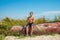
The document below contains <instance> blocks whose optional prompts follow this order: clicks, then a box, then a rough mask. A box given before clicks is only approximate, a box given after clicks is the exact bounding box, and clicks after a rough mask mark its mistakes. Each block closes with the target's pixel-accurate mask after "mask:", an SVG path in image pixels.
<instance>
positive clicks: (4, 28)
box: [0, 16, 60, 39]
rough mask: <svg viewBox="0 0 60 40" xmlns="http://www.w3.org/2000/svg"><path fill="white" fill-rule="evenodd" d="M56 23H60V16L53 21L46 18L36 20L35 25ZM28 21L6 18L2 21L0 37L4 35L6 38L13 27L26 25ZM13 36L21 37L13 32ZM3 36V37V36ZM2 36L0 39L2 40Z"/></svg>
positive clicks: (0, 22) (0, 23)
mask: <svg viewBox="0 0 60 40" xmlns="http://www.w3.org/2000/svg"><path fill="white" fill-rule="evenodd" d="M56 21H60V16H55V18H54V19H53V20H50V19H47V18H45V17H43V18H38V19H36V20H35V22H34V24H40V23H44V22H56ZM26 24H27V23H26V19H22V20H20V19H11V18H8V17H6V18H4V19H2V20H1V21H0V35H1V34H3V35H5V36H7V35H10V34H9V33H10V32H9V29H10V28H11V27H12V26H15V25H22V26H23V25H26ZM13 35H15V36H17V35H19V34H18V33H17V32H13ZM1 36H2V35H1ZM1 36H0V39H1Z"/></svg>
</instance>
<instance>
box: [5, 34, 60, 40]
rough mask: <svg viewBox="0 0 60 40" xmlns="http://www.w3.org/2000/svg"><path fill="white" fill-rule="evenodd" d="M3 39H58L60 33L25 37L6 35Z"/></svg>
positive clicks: (59, 38) (59, 39)
mask: <svg viewBox="0 0 60 40" xmlns="http://www.w3.org/2000/svg"><path fill="white" fill-rule="evenodd" d="M4 40H60V35H58V34H55V35H54V36H52V35H41V36H35V37H30V36H28V37H25V38H19V37H15V36H7V37H5V39H4Z"/></svg>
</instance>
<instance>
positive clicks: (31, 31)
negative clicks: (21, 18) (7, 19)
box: [30, 26, 33, 36]
mask: <svg viewBox="0 0 60 40" xmlns="http://www.w3.org/2000/svg"><path fill="white" fill-rule="evenodd" d="M32 34H33V26H31V29H30V35H31V36H32Z"/></svg>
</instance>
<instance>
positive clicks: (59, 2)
mask: <svg viewBox="0 0 60 40" xmlns="http://www.w3.org/2000/svg"><path fill="white" fill-rule="evenodd" d="M30 11H32V12H33V13H34V17H35V18H41V17H43V16H45V17H46V18H50V19H53V17H54V16H57V15H60V0H0V19H2V18H4V17H9V18H13V19H25V18H27V17H28V16H29V12H30Z"/></svg>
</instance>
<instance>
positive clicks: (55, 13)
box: [40, 11, 60, 16]
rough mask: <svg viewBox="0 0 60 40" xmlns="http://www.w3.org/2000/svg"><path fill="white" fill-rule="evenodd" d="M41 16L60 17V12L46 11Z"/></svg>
mask: <svg viewBox="0 0 60 40" xmlns="http://www.w3.org/2000/svg"><path fill="white" fill-rule="evenodd" d="M40 15H42V16H51V15H53V16H54V15H60V11H45V12H42V13H41V14H40Z"/></svg>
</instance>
